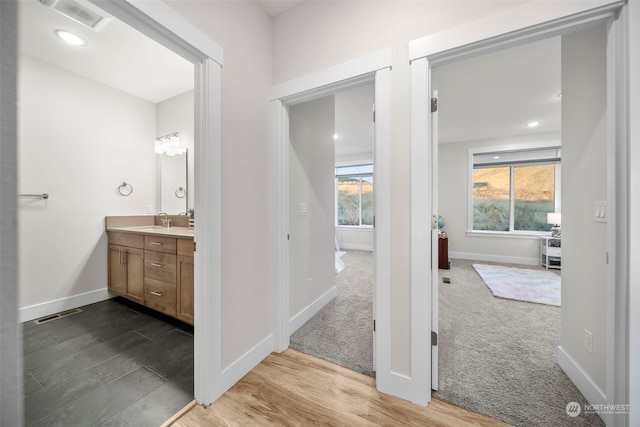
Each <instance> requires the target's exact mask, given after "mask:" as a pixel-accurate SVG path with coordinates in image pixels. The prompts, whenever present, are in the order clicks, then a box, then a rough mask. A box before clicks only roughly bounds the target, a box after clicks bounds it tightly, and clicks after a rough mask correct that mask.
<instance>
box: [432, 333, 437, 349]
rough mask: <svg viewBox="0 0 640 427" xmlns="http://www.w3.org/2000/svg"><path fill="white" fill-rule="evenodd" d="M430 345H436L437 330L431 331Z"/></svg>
mask: <svg viewBox="0 0 640 427" xmlns="http://www.w3.org/2000/svg"><path fill="white" fill-rule="evenodd" d="M431 345H432V346H434V347H435V346H437V345H438V333H437V332H433V331H431Z"/></svg>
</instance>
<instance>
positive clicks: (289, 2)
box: [256, 0, 306, 18]
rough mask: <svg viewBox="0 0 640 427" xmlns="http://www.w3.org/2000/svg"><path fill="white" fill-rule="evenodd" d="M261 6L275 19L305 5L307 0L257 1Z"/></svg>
mask: <svg viewBox="0 0 640 427" xmlns="http://www.w3.org/2000/svg"><path fill="white" fill-rule="evenodd" d="M256 1H257V2H258V4H259V5H260V6H262V8H263V9H264V10H265V12H267V13H268V14H269V16H271V17H272V18H275V17H276V16H278V15H280V14H281V13H284V12H286V11H287V10H289V9H293V8H294V7H296V6H298V5H300V4H302V3H304V2H305V1H306V0H256Z"/></svg>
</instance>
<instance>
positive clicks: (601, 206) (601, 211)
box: [593, 201, 607, 222]
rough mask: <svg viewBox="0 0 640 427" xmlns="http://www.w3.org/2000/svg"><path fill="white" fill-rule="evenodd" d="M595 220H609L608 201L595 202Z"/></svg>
mask: <svg viewBox="0 0 640 427" xmlns="http://www.w3.org/2000/svg"><path fill="white" fill-rule="evenodd" d="M593 220H594V221H595V222H607V202H606V201H596V202H593Z"/></svg>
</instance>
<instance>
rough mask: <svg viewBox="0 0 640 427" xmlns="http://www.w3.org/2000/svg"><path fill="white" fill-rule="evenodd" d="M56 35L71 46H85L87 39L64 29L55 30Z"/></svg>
mask: <svg viewBox="0 0 640 427" xmlns="http://www.w3.org/2000/svg"><path fill="white" fill-rule="evenodd" d="M56 35H57V36H58V37H60V38H61V39H62V40H64V41H66V42H67V43H69V44H70V45H73V46H85V45H86V44H87V41H86V40H85V39H83V38H82V37H80V36H78V35H75V34H73V33H70V32H69V31H65V30H56Z"/></svg>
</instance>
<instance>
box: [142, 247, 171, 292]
mask: <svg viewBox="0 0 640 427" xmlns="http://www.w3.org/2000/svg"><path fill="white" fill-rule="evenodd" d="M144 277H149V278H151V279H156V280H160V281H162V282H167V283H172V284H174V285H175V283H176V256H175V255H172V254H165V253H162V252H153V251H144Z"/></svg>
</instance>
